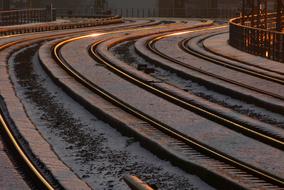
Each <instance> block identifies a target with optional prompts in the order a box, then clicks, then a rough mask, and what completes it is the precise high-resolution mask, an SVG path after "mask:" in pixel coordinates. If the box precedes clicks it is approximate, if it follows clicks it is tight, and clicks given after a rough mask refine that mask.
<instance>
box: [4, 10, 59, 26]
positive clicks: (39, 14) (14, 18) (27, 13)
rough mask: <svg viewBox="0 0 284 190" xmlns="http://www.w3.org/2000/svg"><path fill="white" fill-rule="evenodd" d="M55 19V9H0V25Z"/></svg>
mask: <svg viewBox="0 0 284 190" xmlns="http://www.w3.org/2000/svg"><path fill="white" fill-rule="evenodd" d="M54 20H56V10H55V9H53V10H52V11H51V9H50V8H46V9H25V10H11V11H0V26H8V25H17V24H27V23H34V22H49V21H54Z"/></svg>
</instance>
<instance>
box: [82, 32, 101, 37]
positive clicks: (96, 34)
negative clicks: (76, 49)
mask: <svg viewBox="0 0 284 190" xmlns="http://www.w3.org/2000/svg"><path fill="white" fill-rule="evenodd" d="M104 34H105V33H93V34H90V35H87V36H86V37H98V36H101V35H104Z"/></svg>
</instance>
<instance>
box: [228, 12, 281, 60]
mask: <svg viewBox="0 0 284 190" xmlns="http://www.w3.org/2000/svg"><path fill="white" fill-rule="evenodd" d="M283 18H284V16H282V18H281V23H284V19H283ZM265 19H267V20H266V22H265V23H266V25H267V26H265V28H261V23H259V25H258V24H254V27H251V25H252V24H251V22H255V21H254V20H253V19H252V17H251V16H248V17H247V18H246V19H245V20H244V19H243V18H241V17H239V18H234V19H231V20H230V37H229V44H230V45H231V46H233V47H235V48H237V49H239V50H242V51H245V52H248V53H251V54H254V55H258V56H262V57H266V58H269V59H272V60H275V61H279V62H284V31H282V32H280V31H277V22H276V20H277V19H279V18H278V17H277V13H270V14H268V15H267V17H265ZM282 26H284V25H282Z"/></svg>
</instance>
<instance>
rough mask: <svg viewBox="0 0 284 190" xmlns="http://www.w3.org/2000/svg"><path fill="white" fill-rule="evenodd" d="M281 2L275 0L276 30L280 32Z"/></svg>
mask: <svg viewBox="0 0 284 190" xmlns="http://www.w3.org/2000/svg"><path fill="white" fill-rule="evenodd" d="M282 10H283V9H282V2H281V0H278V1H277V20H276V30H277V31H279V32H281V31H282V19H281V17H282Z"/></svg>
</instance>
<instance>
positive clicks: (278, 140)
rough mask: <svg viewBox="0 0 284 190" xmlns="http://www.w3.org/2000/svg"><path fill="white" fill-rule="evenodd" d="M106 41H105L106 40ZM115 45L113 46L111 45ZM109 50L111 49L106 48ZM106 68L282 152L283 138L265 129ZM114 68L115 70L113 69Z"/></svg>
mask: <svg viewBox="0 0 284 190" xmlns="http://www.w3.org/2000/svg"><path fill="white" fill-rule="evenodd" d="M106 41H107V40H106ZM99 44H100V43H99V42H98V43H96V44H94V45H93V46H92V47H91V49H92V55H94V54H95V53H96V52H95V47H96V46H98V45H99ZM113 45H115V44H113ZM108 48H111V47H108ZM96 55H97V56H96V59H98V57H99V56H100V55H99V53H96ZM98 60H99V61H104V62H107V60H106V59H104V58H103V57H100V59H98ZM107 67H108V68H111V70H113V71H115V72H116V73H117V74H119V75H121V76H122V77H124V78H126V79H127V80H130V81H131V82H133V83H135V84H137V85H139V86H142V87H145V88H146V89H147V90H148V91H151V92H153V93H154V94H157V95H158V96H160V97H162V98H165V99H167V100H169V101H171V102H173V103H175V104H177V105H179V106H181V107H183V108H185V109H188V110H190V111H193V112H195V113H197V114H199V115H201V116H203V117H206V118H210V120H212V121H215V122H217V123H220V124H222V125H224V126H226V127H228V128H230V129H233V130H235V131H238V132H241V133H243V134H245V135H247V136H250V137H253V138H255V139H256V140H259V141H262V142H264V143H267V144H269V145H271V146H274V147H276V148H279V149H281V150H284V139H283V136H281V135H279V134H273V133H270V132H269V131H267V130H266V129H262V128H258V127H255V126H251V125H246V124H242V123H241V122H239V121H237V120H232V119H231V118H228V117H225V116H223V115H221V114H220V113H218V112H216V111H214V110H209V109H206V108H203V107H201V106H200V105H196V104H193V103H191V102H188V101H187V100H186V99H185V98H184V97H177V95H176V94H172V93H170V92H168V91H166V90H165V89H162V88H156V87H153V85H151V84H144V83H143V82H142V80H140V79H138V78H137V77H135V76H134V75H133V74H131V73H129V72H127V71H122V70H120V68H118V67H115V66H113V65H111V64H110V63H109V64H108V65H107ZM114 67H115V68H114Z"/></svg>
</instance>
